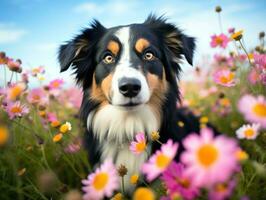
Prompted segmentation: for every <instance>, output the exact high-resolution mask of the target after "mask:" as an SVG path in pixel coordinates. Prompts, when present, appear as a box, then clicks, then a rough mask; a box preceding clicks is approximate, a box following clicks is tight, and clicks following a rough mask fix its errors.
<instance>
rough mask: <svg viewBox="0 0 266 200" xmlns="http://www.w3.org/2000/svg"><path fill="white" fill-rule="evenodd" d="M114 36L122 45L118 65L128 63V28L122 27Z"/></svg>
mask: <svg viewBox="0 0 266 200" xmlns="http://www.w3.org/2000/svg"><path fill="white" fill-rule="evenodd" d="M115 36H116V37H117V38H118V39H119V41H120V42H121V44H122V54H121V56H120V61H119V63H122V62H123V63H124V62H128V64H129V60H130V57H129V55H130V48H129V39H130V27H123V28H120V29H119V30H118V31H117V32H116V33H115Z"/></svg>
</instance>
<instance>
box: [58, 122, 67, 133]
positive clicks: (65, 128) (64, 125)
mask: <svg viewBox="0 0 266 200" xmlns="http://www.w3.org/2000/svg"><path fill="white" fill-rule="evenodd" d="M68 130H69V126H68V125H67V124H63V125H62V126H60V132H61V133H66V132H67V131H68Z"/></svg>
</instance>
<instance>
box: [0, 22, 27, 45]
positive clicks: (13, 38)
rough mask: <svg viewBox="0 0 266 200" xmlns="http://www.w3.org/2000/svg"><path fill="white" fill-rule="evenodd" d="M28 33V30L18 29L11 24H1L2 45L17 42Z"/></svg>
mask: <svg viewBox="0 0 266 200" xmlns="http://www.w3.org/2000/svg"><path fill="white" fill-rule="evenodd" d="M26 33H27V31H26V30H24V29H20V28H16V27H14V26H13V25H11V24H0V44H5V43H13V42H17V41H19V40H20V39H21V38H22V37H23V36H24V35H25V34H26Z"/></svg>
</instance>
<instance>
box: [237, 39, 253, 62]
mask: <svg viewBox="0 0 266 200" xmlns="http://www.w3.org/2000/svg"><path fill="white" fill-rule="evenodd" d="M239 43H240V46H241V48H242V49H243V50H244V52H245V54H246V55H247V58H248V62H249V64H250V67H252V63H251V61H250V59H249V56H248V52H247V50H246V49H245V47H244V45H243V43H242V42H241V40H239Z"/></svg>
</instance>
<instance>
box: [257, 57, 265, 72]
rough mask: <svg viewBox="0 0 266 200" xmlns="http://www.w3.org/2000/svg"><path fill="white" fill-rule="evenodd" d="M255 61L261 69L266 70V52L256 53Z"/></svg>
mask: <svg viewBox="0 0 266 200" xmlns="http://www.w3.org/2000/svg"><path fill="white" fill-rule="evenodd" d="M254 63H255V65H256V67H258V68H259V69H261V70H266V54H254Z"/></svg>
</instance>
